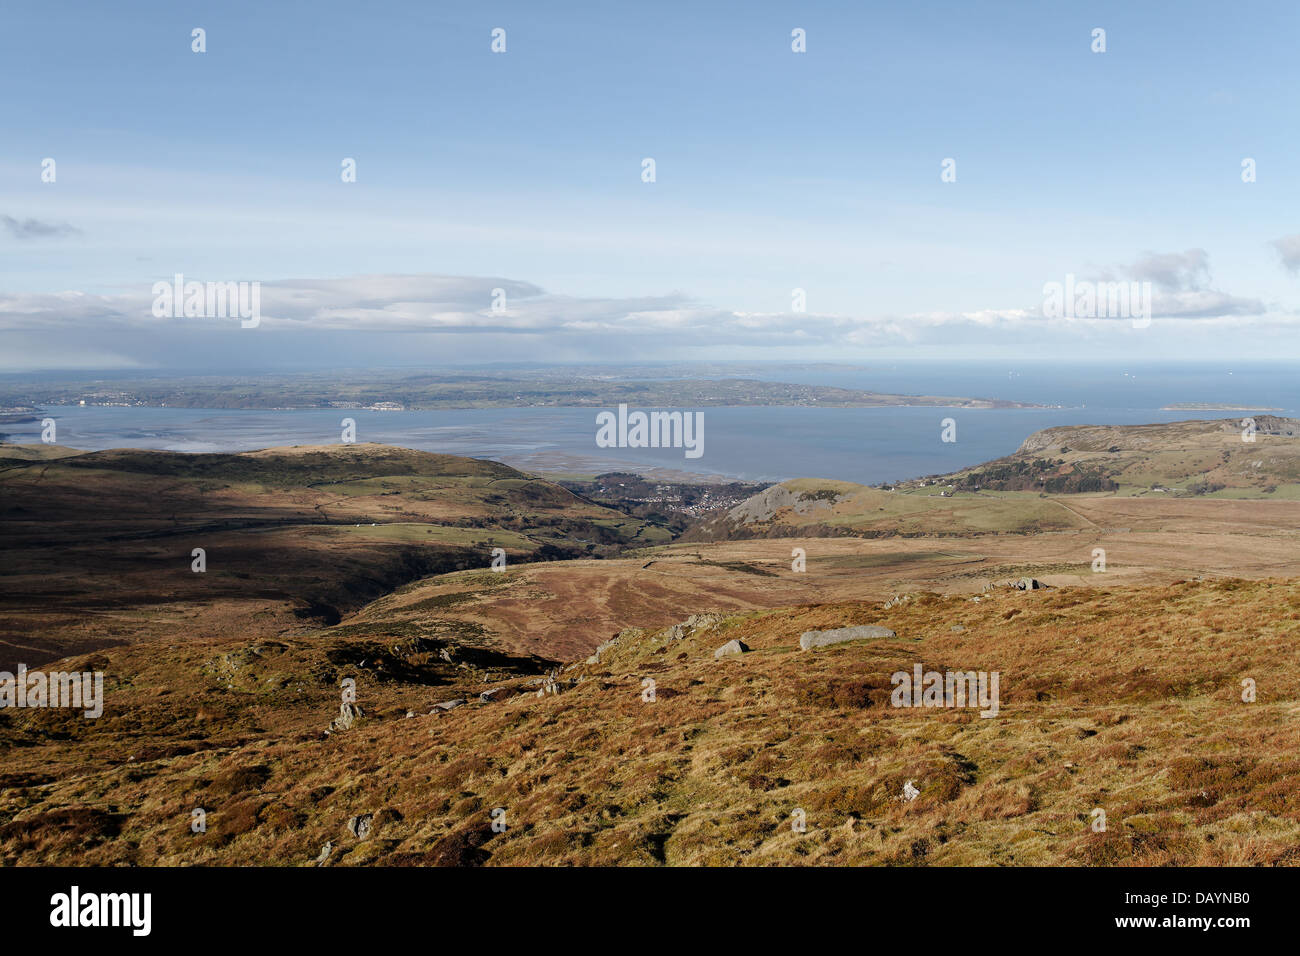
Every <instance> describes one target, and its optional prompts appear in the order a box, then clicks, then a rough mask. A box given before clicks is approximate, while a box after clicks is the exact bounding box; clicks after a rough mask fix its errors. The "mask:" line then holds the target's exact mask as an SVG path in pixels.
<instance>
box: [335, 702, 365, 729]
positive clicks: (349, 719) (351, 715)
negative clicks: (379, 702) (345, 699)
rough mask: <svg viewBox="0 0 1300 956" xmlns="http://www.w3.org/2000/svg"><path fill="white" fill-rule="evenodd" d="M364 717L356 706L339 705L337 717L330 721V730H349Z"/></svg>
mask: <svg viewBox="0 0 1300 956" xmlns="http://www.w3.org/2000/svg"><path fill="white" fill-rule="evenodd" d="M364 716H365V713H364V712H363V711H362V710H361V708H360V707H358V706H357V705H356V704H340V705H339V715H338V716H337V717H335V718H334V719H333V720H332V721H330V730H351V729H352V726H353V725H354V724H355V723H356V722H357V721H358V720H360V719H361V718H362V717H364Z"/></svg>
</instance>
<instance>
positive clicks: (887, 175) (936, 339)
mask: <svg viewBox="0 0 1300 956" xmlns="http://www.w3.org/2000/svg"><path fill="white" fill-rule="evenodd" d="M1298 11H1300V8H1297V6H1296V5H1295V4H1294V3H1282V2H1278V3H1268V2H1264V3H1255V4H1251V5H1250V6H1249V7H1242V6H1239V5H1232V4H1228V3H1214V4H1209V3H1195V2H1177V3H1175V2H1169V3H1142V4H1133V3H1104V2H1103V3H1098V2H1091V3H1068V2H1052V3H1030V2H1024V3H980V4H970V3H925V2H917V3H900V4H888V5H886V4H879V5H877V4H871V5H866V4H851V3H839V4H829V3H827V4H792V3H763V2H748V3H708V4H704V3H655V4H650V5H639V4H638V5H633V4H615V3H599V4H596V3H591V4H586V3H567V4H565V3H555V4H545V5H543V4H537V3H535V2H534V3H437V4H434V3H382V2H380V3H366V4H357V3H331V2H314V3H274V4H272V3H264V2H263V3H245V2H222V3H185V2H174V0H172V2H165V3H164V2H158V3H150V2H136V3H131V4H129V5H126V6H117V5H106V4H102V3H98V2H96V3H90V2H85V3H82V2H78V3H48V4H39V5H36V4H33V5H23V6H22V7H17V6H16V5H10V6H9V7H7V8H6V9H5V10H4V12H3V14H0V17H2V18H3V23H0V78H2V79H3V82H4V89H5V91H6V94H7V95H6V96H4V97H3V98H0V129H3V135H0V217H3V218H0V350H3V353H4V354H2V355H0V368H9V369H13V368H42V367H67V366H82V365H85V366H95V365H104V366H121V365H127V366H133V365H141V366H151V365H166V364H172V365H174V364H188V363H191V362H195V363H198V364H205V363H213V364H225V365H230V364H232V363H233V364H236V365H237V364H239V363H241V362H246V361H251V358H250V357H249V356H250V352H251V353H254V354H256V355H258V356H261V357H262V358H263V359H264V360H265V361H266V362H269V363H272V364H274V363H280V362H285V363H300V364H301V363H307V364H313V363H314V364H326V365H328V364H350V363H348V362H339V361H337V357H338V356H340V354H341V353H342V354H345V355H346V356H349V357H352V358H363V359H365V360H367V361H371V362H375V363H377V364H390V363H391V364H407V363H409V362H419V361H433V360H437V361H439V363H440V364H441V363H446V362H449V361H458V360H460V361H483V360H489V359H493V358H536V359H556V360H567V359H574V360H580V359H608V358H611V357H617V356H619V355H623V354H627V353H629V352H630V353H633V354H634V356H635V357H636V358H638V359H640V358H647V357H662V358H682V357H700V358H704V357H732V356H735V357H745V358H755V357H772V358H778V357H779V358H789V357H799V358H833V359H846V358H851V359H857V360H865V359H868V358H870V357H872V356H894V357H907V356H925V355H935V356H945V357H953V352H954V350H957V351H961V352H963V353H965V352H969V353H971V354H985V353H987V354H1005V353H1006V352H1007V351H1008V350H1011V351H1015V352H1016V353H1017V354H1021V355H1023V356H1024V357H1027V358H1032V357H1036V356H1038V357H1043V356H1056V357H1076V356H1080V355H1085V354H1086V355H1090V356H1094V357H1105V356H1107V355H1111V354H1116V355H1122V354H1127V353H1131V352H1132V351H1133V350H1134V349H1138V350H1141V351H1143V353H1144V354H1145V355H1146V356H1147V357H1148V358H1157V357H1160V356H1168V357H1186V358H1215V357H1219V356H1224V355H1232V356H1235V357H1238V358H1246V359H1248V358H1251V357H1252V356H1254V353H1256V352H1259V351H1261V348H1263V350H1264V351H1266V352H1267V357H1270V358H1277V357H1279V356H1282V355H1287V356H1294V355H1296V354H1297V352H1298V351H1300V350H1298V349H1297V344H1298V343H1297V339H1296V337H1295V336H1294V334H1293V329H1294V321H1295V318H1296V312H1297V307H1298V306H1300V276H1298V275H1297V274H1296V272H1295V269H1296V267H1297V266H1300V239H1297V238H1296V237H1297V235H1298V234H1300V220H1298V217H1297V214H1296V213H1297V208H1298V207H1297V195H1298V193H1300V135H1298V134H1297V125H1296V123H1295V122H1294V116H1293V113H1294V94H1295V90H1296V89H1298V88H1300V82H1298V81H1300V76H1297V72H1298V70H1300V67H1297V63H1296V61H1297V57H1296V56H1295V53H1294V50H1295V43H1296V37H1297V29H1296V28H1297V26H1300V12H1298ZM194 27H202V28H203V29H205V30H206V32H207V52H206V53H203V54H196V53H193V52H192V51H191V30H192V29H193V28H194ZM495 27H502V28H504V29H505V30H506V31H507V52H506V53H504V54H493V53H492V52H491V51H490V42H491V36H490V34H491V30H492V29H493V28H495ZM795 27H800V28H803V29H804V30H806V33H807V52H806V53H803V54H795V53H792V52H791V49H790V43H791V40H790V33H791V30H792V29H793V28H795ZM1096 27H1101V28H1103V29H1105V30H1106V45H1107V50H1106V52H1105V53H1102V54H1098V53H1093V52H1092V51H1091V49H1090V44H1091V32H1092V30H1093V29H1094V28H1096ZM45 157H52V158H54V159H55V160H56V162H57V182H55V183H52V184H51V183H42V182H41V179H40V172H41V169H40V162H41V160H42V159H43V158H45ZM344 157H352V158H355V159H356V161H357V169H358V177H357V179H358V181H357V182H356V183H349V184H345V183H342V182H341V181H340V177H339V170H340V163H341V161H342V160H343V158H344ZM644 157H653V158H654V159H655V162H656V165H657V169H656V172H657V180H656V182H654V183H643V182H642V181H641V177H640V170H641V160H642V159H643V158H644ZM947 157H952V158H953V159H955V160H956V164H957V166H956V169H957V181H956V182H954V183H943V182H941V181H940V175H939V174H940V163H941V162H942V160H943V159H945V158H947ZM1245 157H1251V158H1253V159H1254V160H1255V161H1256V163H1257V169H1258V174H1257V175H1258V178H1257V181H1256V182H1253V183H1249V184H1246V183H1243V182H1242V180H1241V162H1242V160H1243V158H1245ZM1288 240H1289V241H1288ZM1288 265H1289V267H1290V268H1289V269H1288ZM178 272H180V273H183V274H185V276H186V277H187V278H192V279H199V280H213V281H239V280H247V281H252V280H257V281H260V282H263V283H267V284H275V283H279V285H278V286H274V285H272V289H273V290H274V289H277V288H278V290H279V294H278V295H277V294H274V293H273V292H272V293H271V294H268V296H267V297H266V298H267V302H268V306H267V307H266V308H265V309H264V311H265V312H266V315H267V319H266V322H265V323H264V325H263V326H262V327H261V328H258V329H255V330H242V332H241V331H239V330H238V327H237V326H238V324H237V323H236V324H235V325H234V326H232V325H231V324H230V323H228V322H194V321H191V322H190V323H188V324H186V323H185V321H184V320H177V321H175V322H172V323H170V324H167V325H160V324H158V323H157V322H156V321H153V320H150V319H149V317H148V306H149V299H150V296H149V291H150V286H151V284H152V283H153V282H154V281H156V280H158V279H161V278H170V277H171V276H172V275H173V274H175V273H178ZM1066 274H1074V275H1077V276H1079V277H1080V278H1088V277H1093V278H1101V279H1106V278H1109V279H1148V278H1151V277H1155V278H1156V279H1157V281H1158V284H1157V289H1156V296H1157V299H1156V301H1157V305H1156V310H1155V321H1154V322H1153V324H1152V326H1151V328H1145V329H1134V328H1132V327H1131V326H1130V325H1129V324H1128V323H1122V322H1114V321H1109V322H1108V321H1105V320H1100V321H1098V322H1093V323H1082V324H1080V323H1074V324H1072V325H1070V326H1069V327H1065V326H1062V325H1061V324H1060V323H1053V322H1051V321H1049V320H1045V319H1043V318H1042V317H1041V316H1037V315H1036V314H1035V313H1036V311H1037V310H1039V308H1040V306H1041V304H1042V300H1043V293H1042V287H1043V285H1044V283H1046V282H1050V281H1061V280H1063V279H1064V277H1065V276H1066ZM379 276H403V277H408V278H406V279H403V280H400V281H383V280H379V279H376V278H374V277H379ZM420 277H427V278H420ZM322 282H323V283H324V284H325V285H324V286H321V285H319V283H322ZM1161 282H1163V285H1161V284H1160V283H1161ZM303 283H307V284H308V286H309V287H310V288H311V289H313V290H315V291H316V292H319V291H320V290H321V289H322V288H324V289H325V290H326V292H327V294H326V293H321V294H320V295H318V296H314V297H313V299H312V304H311V307H305V306H304V305H303V299H304V295H303V294H302V293H301V288H302V284H303ZM502 287H506V288H509V289H510V290H511V296H510V309H511V311H510V313H509V314H510V321H509V322H505V323H502V322H497V321H494V320H487V319H485V318H484V315H482V314H479V313H485V312H486V310H487V309H488V307H489V301H488V298H489V296H490V292H491V289H493V288H502ZM794 288H802V289H804V290H805V291H806V296H807V312H806V313H794V312H792V309H791V292H792V289H794ZM73 293H76V294H77V295H75V296H74V295H71V294H73ZM516 293H517V294H516ZM1162 293H1163V294H1166V296H1167V297H1166V298H1165V299H1163V300H1162V299H1161V295H1162ZM142 310H143V313H144V314H143V315H141V314H140V313H141V311H142ZM313 310H315V311H313ZM322 310H323V311H322ZM422 317H427V318H428V319H429V324H428V327H427V328H426V327H423V326H422V325H421V318H422ZM349 321H351V323H352V324H349ZM42 323H44V324H42ZM429 329H433V330H435V331H429ZM250 333H252V334H256V335H257V336H258V338H256V339H252V338H250ZM1265 341H1266V342H1267V343H1268V344H1267V346H1262V345H1261V343H1262V342H1265ZM1257 357H1261V358H1262V357H1265V355H1258V356H1257Z"/></svg>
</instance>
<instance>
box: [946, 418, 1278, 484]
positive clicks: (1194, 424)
mask: <svg viewBox="0 0 1300 956" xmlns="http://www.w3.org/2000/svg"><path fill="white" fill-rule="evenodd" d="M1244 417H1245V416H1238V417H1234V418H1227V419H1210V420H1203V421H1186V422H1170V423H1167V424H1157V425H1071V426H1065V427H1060V428H1048V429H1044V430H1043V431H1039V432H1035V433H1034V434H1032V435H1030V436H1029V437H1028V438H1027V439H1025V441H1024V442H1023V443H1022V444H1021V446H1020V448H1019V449H1018V450H1017V451H1016V452H1015V454H1013V455H1009V456H1008V457H1006V458H1000V459H998V460H996V461H992V462H988V463H986V464H983V465H980V466H977V467H975V468H971V469H968V470H966V471H963V472H958V473H957V474H955V475H952V476H949V480H951V481H952V482H953V483H954V485H955V487H956V489H957V490H969V489H972V488H974V487H979V488H981V489H983V490H1045V491H1048V492H1063V491H1117V492H1118V493H1120V494H1133V495H1150V494H1165V495H1170V494H1172V495H1204V494H1218V495H1220V496H1221V497H1284V498H1295V497H1300V420H1296V419H1294V418H1280V417H1278V416H1276V415H1254V416H1252V417H1250V418H1249V420H1250V421H1253V422H1254V423H1255V432H1254V441H1243V433H1244V431H1245V429H1244V428H1243V426H1242V421H1243V418H1244Z"/></svg>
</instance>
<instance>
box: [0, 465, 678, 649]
mask: <svg viewBox="0 0 1300 956" xmlns="http://www.w3.org/2000/svg"><path fill="white" fill-rule="evenodd" d="M44 447H45V446H42V449H44ZM42 449H31V450H24V449H17V448H15V446H0V450H12V453H11V454H10V455H9V456H8V457H0V666H3V665H4V664H6V663H10V662H16V661H18V660H22V661H24V662H25V663H27V664H29V665H35V664H38V663H40V662H41V661H45V660H51V659H53V658H57V657H62V656H65V655H66V654H70V653H78V652H83V651H88V650H92V649H96V648H102V647H107V646H111V645H113V644H117V643H121V642H123V641H135V640H147V639H150V638H151V637H154V636H160V635H165V634H168V633H170V632H171V630H172V629H173V628H174V627H175V626H177V624H178V623H179V622H182V621H185V622H188V625H189V626H190V628H191V629H193V630H194V631H196V632H199V633H203V634H208V635H215V634H221V633H254V634H265V635H272V634H277V633H280V631H281V630H283V629H285V628H292V627H293V626H294V625H295V624H296V625H297V626H298V627H302V626H307V625H310V624H311V623H313V622H322V621H323V622H326V623H331V622H333V621H337V620H338V619H339V617H340V616H341V615H342V614H345V613H347V612H349V611H351V610H355V609H357V608H359V607H361V606H363V605H364V604H365V603H367V602H369V601H371V600H373V599H375V598H377V597H379V596H381V595H383V594H386V593H388V592H389V591H391V590H393V589H394V588H396V587H399V586H401V585H402V584H405V583H407V582H410V581H413V580H416V579H418V578H421V577H424V576H426V575H429V574H435V573H440V572H444V571H451V570H457V569H468V568H475V567H478V568H485V567H487V566H488V565H489V563H490V561H491V560H492V549H493V548H502V549H504V550H505V552H506V555H507V560H508V561H509V562H517V561H527V560H539V559H542V560H544V559H553V558H558V557H577V556H585V557H598V556H602V555H606V554H612V553H616V552H617V551H619V550H621V549H622V548H624V547H626V546H628V545H633V544H635V545H647V544H654V543H658V542H661V541H665V540H667V539H668V537H669V535H668V532H666V531H664V530H662V529H660V528H656V527H653V526H651V525H648V524H647V523H646V522H645V521H643V520H641V519H639V518H636V517H634V516H630V515H626V514H623V513H621V512H618V511H615V510H612V509H610V508H606V507H604V506H601V505H599V504H596V503H594V502H592V501H589V500H587V499H585V498H582V497H581V496H579V495H575V494H574V493H573V492H571V491H568V490H567V489H565V488H562V487H560V486H559V485H556V484H553V483H551V482H549V481H545V480H542V479H538V478H533V477H531V476H529V475H526V474H523V473H521V472H518V471H515V470H514V469H512V468H508V467H506V466H504V465H500V464H497V463H495V462H490V461H481V460H478V459H472V458H458V457H454V456H450V455H434V454H429V453H426V452H418V451H411V450H408V449H402V448H391V447H387V446H382V445H368V444H358V445H339V446H323V447H295V448H272V449H265V450H262V451H256V452H248V453H244V454H213V455H192V454H181V453H176V452H162V451H138V450H132V449H122V450H113V451H102V452H91V453H69V454H66V455H54V454H50V453H49V452H48V451H44V450H42ZM195 548H201V549H203V550H204V552H205V553H206V562H207V569H206V571H205V572H203V573H196V572H194V571H192V570H191V564H192V561H193V558H192V553H193V550H194V549H195Z"/></svg>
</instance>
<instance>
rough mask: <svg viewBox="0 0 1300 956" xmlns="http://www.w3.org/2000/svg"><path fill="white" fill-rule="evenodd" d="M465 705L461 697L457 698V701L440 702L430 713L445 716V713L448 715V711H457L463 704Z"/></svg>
mask: <svg viewBox="0 0 1300 956" xmlns="http://www.w3.org/2000/svg"><path fill="white" fill-rule="evenodd" d="M463 703H465V701H464V699H463V698H460V697H457V698H456V699H455V700H444V701H441V702H439V703H437V704H434V705H433V710H431V711H429V713H431V714H440V713H441V714H445V713H446V712H447V711H449V710H455V709H456V708H457V707H459V706H460V705H461V704H463Z"/></svg>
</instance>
